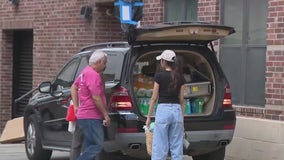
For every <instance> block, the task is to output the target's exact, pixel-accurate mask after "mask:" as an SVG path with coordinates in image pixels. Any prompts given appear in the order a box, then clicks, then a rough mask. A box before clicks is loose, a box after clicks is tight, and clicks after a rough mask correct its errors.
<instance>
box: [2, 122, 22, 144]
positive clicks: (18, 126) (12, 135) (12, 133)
mask: <svg viewBox="0 0 284 160" xmlns="http://www.w3.org/2000/svg"><path fill="white" fill-rule="evenodd" d="M23 122H24V118H23V117H19V118H14V119H12V120H9V121H7V123H6V126H5V128H4V130H3V132H2V135H1V138H0V143H15V142H20V141H23V140H24V137H25V133H24V123H23Z"/></svg>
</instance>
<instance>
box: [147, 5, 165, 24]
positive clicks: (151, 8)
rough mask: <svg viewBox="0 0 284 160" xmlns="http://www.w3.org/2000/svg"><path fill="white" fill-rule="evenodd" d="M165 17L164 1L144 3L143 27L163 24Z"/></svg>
mask: <svg viewBox="0 0 284 160" xmlns="http://www.w3.org/2000/svg"><path fill="white" fill-rule="evenodd" d="M163 15H164V0H148V1H144V6H143V19H142V25H148V24H154V23H162V22H163V21H164V19H163Z"/></svg>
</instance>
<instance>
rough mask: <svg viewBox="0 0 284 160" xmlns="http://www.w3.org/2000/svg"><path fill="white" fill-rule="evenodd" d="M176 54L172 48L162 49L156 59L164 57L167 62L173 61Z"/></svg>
mask: <svg viewBox="0 0 284 160" xmlns="http://www.w3.org/2000/svg"><path fill="white" fill-rule="evenodd" d="M175 57H176V54H175V52H174V51H173V50H164V51H163V52H162V54H161V55H159V56H157V57H156V60H161V59H164V60H166V61H169V62H174V60H175Z"/></svg>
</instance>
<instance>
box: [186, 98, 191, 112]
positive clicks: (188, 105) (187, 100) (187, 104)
mask: <svg viewBox="0 0 284 160" xmlns="http://www.w3.org/2000/svg"><path fill="white" fill-rule="evenodd" d="M186 108H187V110H186V114H191V103H190V99H186Z"/></svg>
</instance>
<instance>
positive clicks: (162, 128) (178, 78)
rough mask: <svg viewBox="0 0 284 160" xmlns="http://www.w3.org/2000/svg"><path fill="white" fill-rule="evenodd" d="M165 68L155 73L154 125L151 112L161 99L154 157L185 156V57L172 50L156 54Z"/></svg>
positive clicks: (156, 159)
mask: <svg viewBox="0 0 284 160" xmlns="http://www.w3.org/2000/svg"><path fill="white" fill-rule="evenodd" d="M156 59H157V60H160V65H161V67H162V68H163V69H164V71H162V72H159V73H156V74H155V77H154V80H155V82H154V88H153V94H152V97H151V100H150V108H149V112H148V116H147V121H146V127H148V128H149V127H150V123H151V119H150V118H151V115H152V113H153V109H154V106H155V104H156V101H157V100H158V105H157V110H156V115H155V125H154V133H153V143H152V157H151V158H152V160H166V158H167V155H168V151H169V150H170V153H171V160H182V159H183V135H184V126H183V115H184V113H183V112H184V97H183V95H184V84H185V79H184V77H183V73H182V64H181V59H179V58H177V57H176V54H175V52H174V51H172V50H164V51H163V52H162V54H161V55H159V56H157V57H156Z"/></svg>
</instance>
